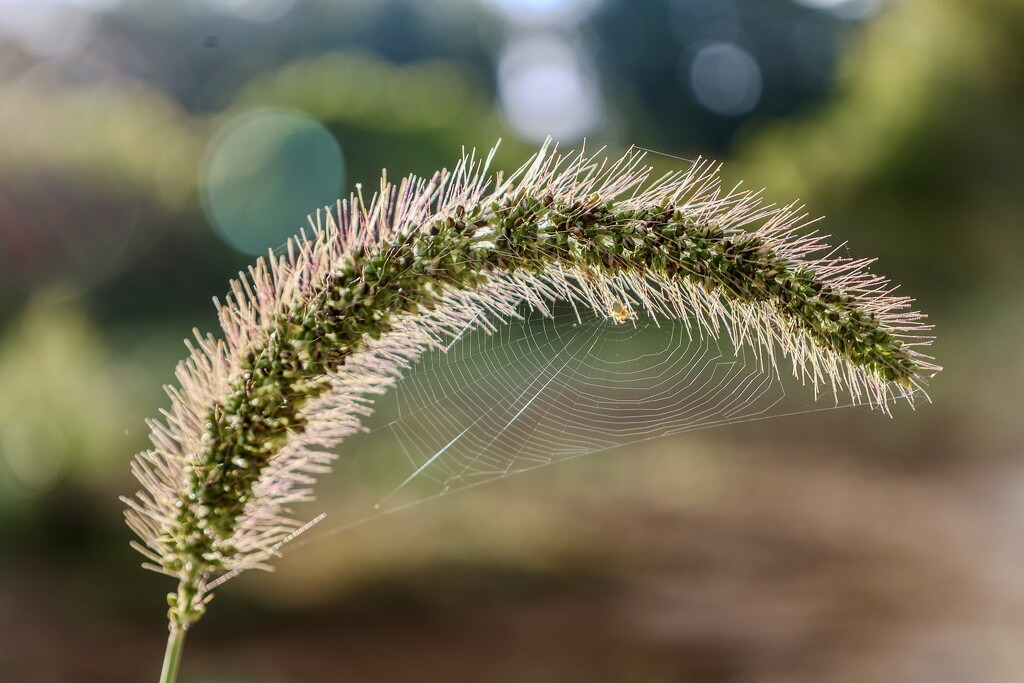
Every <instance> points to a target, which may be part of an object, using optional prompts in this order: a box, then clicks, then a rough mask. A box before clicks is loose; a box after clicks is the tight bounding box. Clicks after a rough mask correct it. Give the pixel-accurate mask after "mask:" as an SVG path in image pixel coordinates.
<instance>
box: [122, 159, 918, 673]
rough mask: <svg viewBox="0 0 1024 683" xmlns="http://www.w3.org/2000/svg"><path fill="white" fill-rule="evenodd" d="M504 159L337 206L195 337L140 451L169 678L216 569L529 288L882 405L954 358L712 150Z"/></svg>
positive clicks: (899, 301)
mask: <svg viewBox="0 0 1024 683" xmlns="http://www.w3.org/2000/svg"><path fill="white" fill-rule="evenodd" d="M492 156H493V153H492ZM490 160H491V157H490V156H489V157H488V158H487V159H485V160H477V159H476V158H475V157H474V155H466V156H464V158H463V159H462V160H461V162H460V163H459V164H458V165H457V166H456V168H455V169H454V171H451V172H447V171H441V172H439V173H437V174H435V175H434V176H433V177H432V178H430V179H418V178H415V177H410V178H407V179H405V180H403V181H402V182H401V183H400V184H399V185H392V184H389V183H388V182H386V181H384V180H382V182H381V187H380V191H379V193H377V194H376V195H375V196H374V197H373V198H372V199H371V200H370V201H369V202H368V203H365V202H364V200H363V198H362V197H361V196H359V197H352V198H350V199H349V200H348V201H347V202H339V203H338V206H337V211H336V212H334V211H327V212H323V213H317V214H316V217H315V219H314V218H311V221H310V222H311V225H312V231H311V232H309V233H305V234H302V235H300V236H299V237H297V238H295V239H293V240H292V241H290V242H289V243H288V246H287V249H286V250H285V252H284V253H283V254H280V255H275V254H273V253H271V254H269V255H268V256H267V257H266V258H264V259H261V260H259V261H258V262H257V263H256V264H255V265H254V266H253V267H251V268H250V269H249V271H248V273H243V274H241V275H240V276H239V278H238V280H236V281H234V282H233V283H232V284H231V294H230V295H229V297H228V299H227V301H226V302H225V303H223V304H221V303H218V308H219V313H220V322H221V326H222V328H223V335H222V337H220V338H215V337H213V336H205V337H204V336H201V335H199V333H198V332H197V333H196V341H195V342H194V343H193V344H191V345H190V351H191V355H190V357H189V358H188V359H187V360H185V361H183V362H182V363H181V364H180V366H179V367H178V371H177V378H178V382H179V385H178V386H176V387H169V388H168V393H169V395H170V398H171V406H170V408H169V409H168V410H167V411H165V412H164V416H163V419H162V420H161V421H154V422H152V423H151V428H152V442H153V448H152V449H151V450H149V451H146V452H143V453H141V454H139V456H138V457H137V459H136V461H135V463H134V472H135V475H136V476H137V477H138V479H139V481H140V482H141V484H142V490H141V491H139V492H138V493H137V494H136V495H135V497H133V498H127V499H125V502H126V503H127V505H128V510H127V518H128V523H129V525H130V526H131V528H132V529H133V530H134V531H135V532H136V533H137V534H138V536H139V537H140V538H141V540H142V543H140V544H137V548H138V549H139V550H140V551H141V552H142V553H143V555H145V556H146V558H147V560H148V562H147V566H148V567H149V568H151V569H155V570H157V571H159V572H162V573H164V574H167V575H169V576H171V577H174V578H176V579H177V580H178V583H179V587H178V590H177V591H176V592H175V593H172V594H170V596H169V603H170V611H169V618H170V628H171V638H170V641H169V647H168V658H167V663H166V664H165V671H164V680H172V679H173V677H174V674H175V671H176V668H177V657H178V656H179V654H180V647H181V642H182V638H183V634H184V632H185V630H186V629H187V628H188V627H189V625H190V624H192V623H194V622H195V621H196V620H198V619H199V618H200V617H201V616H202V614H203V611H204V607H205V605H206V604H207V602H208V600H209V598H210V595H211V593H210V590H211V586H213V585H217V584H219V583H220V582H222V581H223V580H224V577H230V576H233V575H234V574H236V573H238V572H240V571H242V570H245V569H249V568H257V567H265V566H266V564H267V562H268V561H269V560H271V559H272V558H273V557H274V556H275V555H276V554H277V552H278V549H279V548H280V546H281V543H282V542H283V541H285V540H286V539H287V538H288V537H289V536H290V535H291V534H294V533H295V532H296V530H297V529H299V528H300V527H301V522H300V521H298V520H295V519H293V518H292V516H291V513H290V508H291V506H292V505H293V504H294V503H297V502H299V501H304V500H308V499H310V496H311V487H312V485H313V483H314V480H315V478H316V476H317V475H318V474H320V473H322V472H324V471H326V470H327V468H328V466H329V464H330V462H331V459H332V457H333V456H332V455H330V454H329V453H327V452H325V450H324V449H325V448H327V447H329V446H332V445H334V444H336V443H337V442H339V441H340V440H342V439H344V438H345V437H346V436H347V435H350V434H352V433H353V432H355V431H356V430H358V429H359V427H360V419H361V418H362V417H364V416H365V415H367V414H368V412H369V410H370V400H371V397H372V396H373V395H375V394H379V393H381V392H383V391H385V390H386V389H387V388H388V387H390V386H392V385H393V384H394V383H395V381H396V380H397V378H398V377H399V376H400V374H401V373H402V371H403V369H404V368H406V367H408V366H409V364H410V363H412V362H414V361H415V360H416V358H417V357H418V356H419V355H420V354H421V353H422V352H423V351H424V350H425V349H427V348H428V347H433V346H444V345H446V344H447V343H448V342H449V341H450V340H451V339H452V338H454V337H455V336H457V335H458V334H460V333H461V332H463V331H464V330H465V328H466V327H467V326H471V325H473V326H475V325H479V326H484V327H488V326H493V325H495V324H500V321H501V320H502V319H506V320H507V319H509V318H510V317H514V316H516V315H517V309H520V308H521V306H522V305H523V304H524V303H525V304H526V305H528V306H530V307H532V308H533V309H536V310H537V311H540V312H542V313H543V312H547V311H548V310H549V308H550V306H551V304H552V303H553V302H555V301H558V300H567V301H571V302H572V303H573V305H575V306H577V307H587V308H591V309H594V310H596V311H597V312H599V313H601V314H604V315H607V316H608V317H609V318H611V319H613V320H616V321H618V322H627V321H629V320H630V319H631V318H632V317H634V316H642V315H651V316H659V317H668V318H675V319H678V320H680V321H682V322H681V324H686V325H690V326H691V327H692V328H693V329H694V332H695V333H699V334H710V335H721V334H728V335H729V336H730V337H731V339H732V341H733V342H734V343H735V344H736V345H737V346H739V345H745V346H746V347H747V348H749V349H751V350H753V351H754V352H755V353H756V354H757V355H758V357H759V358H760V360H761V362H762V363H764V364H765V365H767V366H770V367H781V366H782V364H783V363H785V364H786V365H788V366H791V369H792V371H793V372H794V373H795V374H796V375H797V376H798V377H799V378H801V379H802V380H803V381H804V382H805V383H808V384H810V385H813V387H814V388H815V391H816V393H818V392H827V393H828V394H831V395H833V396H835V397H836V398H838V397H839V396H840V395H841V394H845V395H848V396H850V397H852V398H853V399H855V400H858V401H866V402H868V403H870V404H871V405H872V406H875V407H877V408H880V409H882V410H888V407H889V405H890V404H891V403H892V402H893V400H895V399H905V400H907V401H908V402H910V403H913V402H915V401H917V400H919V398H920V397H922V396H925V394H924V391H923V387H924V384H925V382H926V380H927V378H929V377H930V376H931V375H932V374H934V372H935V371H937V370H938V367H937V366H936V365H934V364H933V363H932V362H931V359H930V357H928V356H927V355H925V354H924V353H923V348H924V347H926V346H927V345H928V344H929V343H930V341H931V338H930V337H928V336H926V335H927V332H928V330H929V326H928V325H926V324H925V323H924V316H923V315H922V314H920V313H918V312H916V311H913V310H912V309H911V308H910V305H911V300H910V299H908V298H906V297H898V296H894V295H893V289H894V288H893V287H891V286H890V285H889V283H888V282H887V281H886V280H885V279H884V278H883V277H881V276H878V275H875V274H872V273H870V272H869V270H868V266H869V263H870V261H868V260H856V259H848V258H841V257H839V256H837V255H836V250H834V249H830V248H829V247H828V246H827V245H826V244H825V242H824V238H823V237H821V236H820V235H818V234H816V233H814V232H812V231H810V230H809V228H808V227H807V226H808V222H807V220H806V215H805V214H803V213H801V210H800V209H799V208H798V207H796V206H792V205H791V206H781V207H780V206H768V205H765V204H764V203H763V202H762V201H761V200H760V199H759V197H758V194H757V193H752V192H747V191H740V190H731V191H727V190H724V189H723V188H722V187H721V186H720V183H719V179H718V175H717V167H715V166H714V165H712V164H711V163H709V162H698V163H695V164H693V165H692V166H691V167H690V168H689V169H687V170H685V171H681V172H678V173H673V174H670V175H667V176H665V177H662V178H660V179H658V180H655V181H653V182H651V181H650V180H649V173H650V169H649V168H648V167H646V166H644V164H643V155H642V154H641V153H639V152H630V153H627V154H626V155H625V156H623V157H622V158H621V159H618V160H616V161H609V160H607V159H603V158H598V157H594V156H587V155H585V154H583V153H580V154H573V155H567V156H559V155H557V154H556V153H555V151H554V150H552V149H550V148H549V147H548V146H545V147H544V148H542V149H541V150H540V152H539V153H538V154H537V155H536V156H534V157H533V158H532V159H531V160H530V161H529V162H527V163H526V164H525V165H524V166H523V167H522V168H521V169H520V170H519V171H518V172H516V173H515V174H513V175H512V176H510V177H508V178H502V177H501V176H500V175H499V176H497V177H495V178H493V179H492V178H491V177H489V175H488V170H487V169H488V165H489V162H490Z"/></svg>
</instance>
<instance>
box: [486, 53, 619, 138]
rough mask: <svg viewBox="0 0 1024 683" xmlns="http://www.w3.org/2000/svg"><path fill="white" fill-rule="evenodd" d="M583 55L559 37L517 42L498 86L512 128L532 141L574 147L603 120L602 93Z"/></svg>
mask: <svg viewBox="0 0 1024 683" xmlns="http://www.w3.org/2000/svg"><path fill="white" fill-rule="evenodd" d="M586 67H587V65H586V64H585V63H584V59H583V57H582V55H580V54H579V53H578V52H577V51H576V50H575V49H574V48H573V46H572V45H571V44H570V43H569V42H568V41H566V40H564V39H563V38H561V37H558V36H553V35H551V36H531V37H529V38H522V39H518V40H514V41H512V42H511V43H510V45H509V46H508V47H507V48H506V49H505V51H504V52H503V53H502V55H501V59H500V62H499V64H498V87H499V91H500V98H501V108H502V113H503V114H504V115H505V118H506V120H507V122H508V124H509V126H510V127H511V128H512V129H513V130H514V131H515V132H516V133H517V134H518V135H520V136H522V137H523V138H525V139H528V140H535V141H540V140H544V139H545V138H546V137H548V136H549V135H550V136H552V137H553V138H554V139H556V140H559V141H561V142H566V143H572V142H576V141H578V140H580V139H582V138H583V136H585V135H587V134H588V133H590V132H592V131H593V130H594V129H595V128H596V127H597V125H598V124H599V123H600V121H601V93H600V91H599V89H598V86H597V81H596V78H595V77H594V76H593V74H592V73H590V71H589V70H588V69H587V68H586Z"/></svg>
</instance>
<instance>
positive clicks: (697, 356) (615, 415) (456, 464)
mask: <svg viewBox="0 0 1024 683" xmlns="http://www.w3.org/2000/svg"><path fill="white" fill-rule="evenodd" d="M550 313H551V315H543V314H541V313H538V312H536V311H534V310H533V309H530V308H529V307H526V306H524V308H523V310H522V317H521V318H520V319H513V320H510V321H499V322H498V323H497V324H496V325H495V328H494V329H493V331H491V332H490V333H488V332H487V331H486V330H484V329H480V328H479V327H478V326H472V325H471V326H470V327H472V328H473V329H468V328H467V330H466V331H464V332H463V333H462V334H460V335H459V336H458V337H456V338H455V339H454V340H452V341H451V342H450V343H449V345H448V346H447V347H446V348H444V349H433V350H430V351H427V352H426V353H424V355H423V356H422V357H421V359H420V361H419V362H418V363H416V364H415V365H413V366H412V367H411V368H409V369H408V370H407V371H406V372H405V374H404V376H403V378H402V379H401V380H400V381H399V383H398V384H397V386H396V387H394V388H393V389H392V390H391V391H389V392H388V393H387V394H386V395H384V396H382V397H380V398H378V399H377V400H376V402H375V409H374V414H373V415H372V416H371V417H370V418H368V419H367V421H366V427H367V430H366V432H365V433H362V434H359V435H356V436H354V437H349V438H348V439H347V440H346V441H345V442H344V443H343V444H342V445H341V446H340V447H339V449H338V454H339V461H338V463H337V465H336V466H335V468H334V469H335V472H336V473H335V474H334V475H332V477H331V478H332V480H333V481H335V482H336V484H335V485H337V486H340V487H341V489H342V490H341V492H340V496H339V498H340V499H341V500H343V501H344V503H343V504H342V506H341V509H340V510H332V511H331V519H332V521H331V523H330V524H329V525H325V526H326V527H327V528H320V529H318V531H317V532H316V533H313V534H310V535H309V536H308V537H307V538H306V539H304V541H303V542H309V541H312V540H315V539H316V538H319V537H322V536H324V535H329V534H333V533H337V532H340V531H342V530H344V529H347V528H349V527H352V526H355V525H357V524H360V523H362V522H365V521H367V520H369V519H371V518H374V517H377V516H380V515H384V514H388V513H389V512H394V511H396V510H399V509H403V508H406V507H409V506H411V505H415V504H417V503H421V502H424V501H426V500H429V499H432V498H437V497H440V496H443V495H446V494H448V493H451V492H453V491H457V490H460V489H465V488H468V487H472V486H476V485H479V484H482V483H484V482H489V481H493V480H496V479H501V478H504V477H507V476H510V475H513V474H518V473H522V472H525V471H529V470H532V469H536V468H538V467H544V466H547V465H550V464H553V463H556V462H559V461H564V460H568V459H572V458H578V457H580V456H583V455H588V454H592V453H596V452H599V451H605V450H608V449H611V448H619V447H622V446H627V445H629V444H636V443H639V442H642V441H647V440H650V439H656V438H661V437H666V436H671V435H675V434H681V433H684V432H690V431H694V430H698V429H706V428H711V427H717V426H722V425H728V424H735V423H738V422H746V421H751V420H759V419H765V418H769V417H777V416H782V415H789V414H796V413H803V412H809V411H815V410H829V409H833V408H837V407H843V406H849V405H854V404H853V403H844V404H842V405H840V404H839V403H837V402H836V401H835V399H833V398H832V396H831V395H829V396H827V397H822V398H820V399H819V400H818V401H815V397H814V396H813V390H812V389H811V388H809V387H804V386H802V385H801V384H800V383H799V382H797V381H795V380H794V379H793V378H792V377H789V376H787V375H786V365H787V363H788V362H787V361H785V360H784V359H783V360H781V361H780V368H781V370H779V369H776V368H774V367H772V366H771V365H769V363H768V360H767V358H766V357H765V356H764V355H763V354H762V355H761V357H760V358H758V357H757V356H755V354H754V353H753V352H752V351H751V350H750V349H749V348H748V347H746V346H745V345H740V346H739V347H737V346H734V345H733V344H732V342H731V341H730V340H729V339H728V336H727V335H723V336H722V337H721V338H715V337H713V336H711V335H708V334H706V333H705V334H700V333H698V329H699V326H698V325H696V324H687V323H686V322H685V321H679V320H675V319H672V320H669V319H660V320H659V319H653V318H650V317H648V316H646V315H641V316H640V317H639V319H635V320H625V321H623V322H617V321H616V320H615V319H613V317H609V316H605V315H601V314H600V313H595V312H594V311H592V310H589V309H586V310H585V309H582V308H581V309H579V310H578V311H577V310H576V309H574V308H573V307H571V306H570V305H568V304H563V305H558V306H555V307H554V308H553V309H552V310H551V311H550ZM333 497H334V493H333V492H332V498H333Z"/></svg>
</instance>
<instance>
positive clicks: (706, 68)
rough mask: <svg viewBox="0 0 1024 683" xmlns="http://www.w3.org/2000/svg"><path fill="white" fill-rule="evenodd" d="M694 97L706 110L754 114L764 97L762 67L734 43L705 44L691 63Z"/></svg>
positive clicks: (691, 84) (729, 114)
mask: <svg viewBox="0 0 1024 683" xmlns="http://www.w3.org/2000/svg"><path fill="white" fill-rule="evenodd" d="M689 71H690V73H689V77H690V87H691V88H692V89H693V96H694V97H695V98H696V99H697V102H699V103H700V105H701V106H702V107H704V108H705V109H707V110H709V111H712V112H714V113H716V114H721V115H722V116H741V115H743V114H747V113H750V112H751V111H753V109H754V107H756V106H757V103H758V101H759V100H760V99H761V68H760V67H759V66H758V65H757V61H755V60H754V58H753V57H751V56H750V54H749V53H748V52H747V51H746V50H744V49H743V48H741V47H739V46H737V45H733V44H732V43H725V42H715V43H710V44H708V45H705V46H704V47H702V48H701V49H700V50H698V51H697V54H696V55H694V57H693V61H692V62H691V64H690V70H689Z"/></svg>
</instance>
